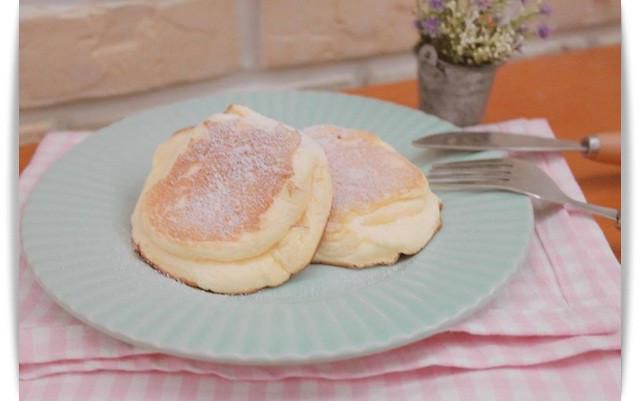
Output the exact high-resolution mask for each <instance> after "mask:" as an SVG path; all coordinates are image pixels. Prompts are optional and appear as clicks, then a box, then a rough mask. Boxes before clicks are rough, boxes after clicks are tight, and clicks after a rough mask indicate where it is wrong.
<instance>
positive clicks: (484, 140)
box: [412, 131, 620, 164]
mask: <svg viewBox="0 0 640 401" xmlns="http://www.w3.org/2000/svg"><path fill="white" fill-rule="evenodd" d="M412 143H413V145H414V146H416V147H418V148H429V149H443V150H466V151H479V150H509V151H515V152H573V151H575V152H582V153H583V154H584V155H585V156H586V157H588V158H589V159H592V160H595V161H598V162H602V163H608V164H620V134H619V133H606V134H597V135H591V136H588V137H586V138H584V139H583V140H582V141H580V142H575V141H567V140H563V139H553V138H541V137H537V136H531V135H520V134H511V133H508V132H494V131H480V132H474V131H451V132H442V133H438V134H434V135H428V136H425V137H422V138H419V139H416V140H414V141H413V142H412Z"/></svg>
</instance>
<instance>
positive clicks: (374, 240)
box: [304, 125, 441, 268]
mask: <svg viewBox="0 0 640 401" xmlns="http://www.w3.org/2000/svg"><path fill="white" fill-rule="evenodd" d="M304 134H305V135H307V136H309V137H311V138H313V139H314V140H315V141H316V142H318V143H319V144H320V145H321V146H322V148H323V149H324V151H325V154H326V155H327V158H328V160H329V170H330V171H331V179H332V181H333V186H334V199H333V207H332V209H331V214H330V216H329V221H328V223H327V227H326V228H325V233H324V236H323V239H322V241H321V242H320V245H319V247H318V250H317V252H316V255H315V256H314V259H313V260H314V262H319V263H328V264H334V265H338V266H344V267H354V268H360V267H366V266H372V265H378V264H391V263H394V262H395V261H396V260H397V259H398V257H399V256H400V255H401V254H405V255H412V254H414V253H416V252H418V251H419V250H420V249H422V248H423V247H424V246H425V245H426V244H427V242H428V241H429V240H430V239H431V237H432V236H433V235H434V233H435V232H436V231H437V230H438V228H439V227H440V224H441V221H440V200H439V199H438V198H437V197H436V196H435V195H434V194H433V192H431V190H430V189H429V185H428V183H427V180H426V178H425V176H424V174H423V173H422V172H421V171H420V169H418V168H417V167H416V166H415V165H413V164H412V163H411V162H410V161H409V160H407V159H406V158H405V157H403V156H402V155H401V154H399V153H398V152H396V151H395V150H394V149H393V148H392V147H391V146H390V145H388V144H386V143H385V142H383V141H382V140H380V139H379V138H378V137H377V136H376V135H374V134H372V133H369V132H363V131H357V130H350V129H346V128H341V127H336V126H332V125H318V126H313V127H309V128H306V129H305V130H304Z"/></svg>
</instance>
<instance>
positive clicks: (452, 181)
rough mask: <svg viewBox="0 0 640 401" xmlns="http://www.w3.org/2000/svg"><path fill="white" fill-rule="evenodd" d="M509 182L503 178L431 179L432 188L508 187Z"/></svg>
mask: <svg viewBox="0 0 640 401" xmlns="http://www.w3.org/2000/svg"><path fill="white" fill-rule="evenodd" d="M508 183H509V180H507V179H503V178H493V177H468V178H460V177H450V178H435V179H429V185H430V186H437V185H458V184H460V185H466V184H483V185H506V184H508Z"/></svg>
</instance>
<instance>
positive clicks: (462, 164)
mask: <svg viewBox="0 0 640 401" xmlns="http://www.w3.org/2000/svg"><path fill="white" fill-rule="evenodd" d="M479 167H487V168H498V167H504V168H511V167H513V163H512V162H511V160H509V159H479V160H465V161H458V162H443V163H434V164H433V165H432V166H431V169H430V170H438V169H443V168H449V169H462V168H479Z"/></svg>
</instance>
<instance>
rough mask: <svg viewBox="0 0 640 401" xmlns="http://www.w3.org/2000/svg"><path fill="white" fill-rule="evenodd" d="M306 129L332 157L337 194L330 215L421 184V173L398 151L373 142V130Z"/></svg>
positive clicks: (367, 205)
mask: <svg viewBox="0 0 640 401" xmlns="http://www.w3.org/2000/svg"><path fill="white" fill-rule="evenodd" d="M304 133H305V134H307V135H309V136H310V137H311V138H313V139H314V140H315V141H316V142H318V143H319V144H320V145H321V146H322V148H323V149H324V151H325V153H326V155H327V159H328V160H329V170H330V171H331V179H332V181H333V188H334V198H333V208H332V210H331V216H332V217H334V216H336V215H338V214H341V213H346V212H349V211H353V210H357V209H364V208H367V207H370V206H371V205H372V204H375V203H378V202H383V201H385V199H388V198H389V197H390V196H394V195H397V194H398V193H402V192H405V191H410V190H412V189H414V188H415V186H416V185H419V182H420V181H421V180H422V173H421V172H420V170H418V168H417V167H415V166H414V165H412V164H411V163H410V162H409V161H408V160H407V159H405V158H404V157H403V156H402V155H400V154H399V153H397V152H395V151H392V150H389V149H387V148H384V147H382V146H380V145H377V144H375V143H374V142H373V140H374V139H375V138H376V137H375V136H374V135H373V134H370V133H367V132H359V131H355V130H349V129H346V128H340V127H335V126H330V125H321V126H315V127H310V128H307V129H305V130H304Z"/></svg>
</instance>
